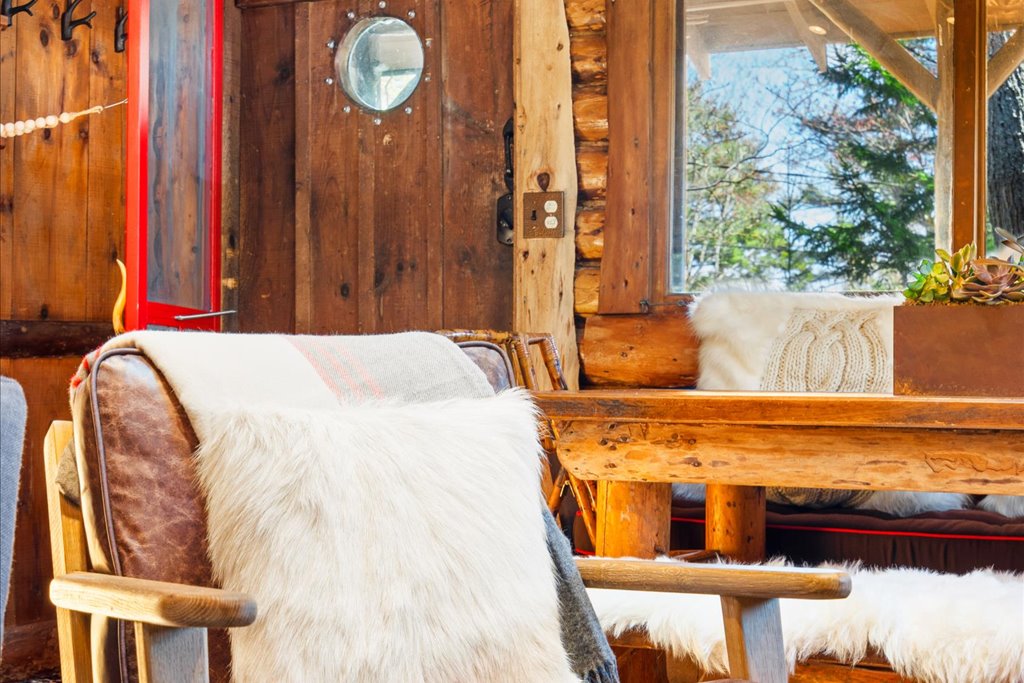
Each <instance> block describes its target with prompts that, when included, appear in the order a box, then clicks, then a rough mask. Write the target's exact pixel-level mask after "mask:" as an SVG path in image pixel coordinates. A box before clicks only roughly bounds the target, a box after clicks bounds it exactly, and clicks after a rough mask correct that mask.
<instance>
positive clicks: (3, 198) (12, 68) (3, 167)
mask: <svg viewBox="0 0 1024 683" xmlns="http://www.w3.org/2000/svg"><path fill="white" fill-rule="evenodd" d="M17 30H18V29H17V27H15V26H11V27H10V28H8V27H7V22H6V21H0V122H6V121H13V120H14V119H15V115H14V109H15V107H14V99H15V97H14V93H15V89H16V88H17V73H18V71H17V60H16V55H17V52H16V51H15V47H16V43H17ZM13 230H14V140H12V139H10V138H4V139H3V140H0V315H7V312H8V311H10V310H11V307H12V304H13V299H12V295H13V292H12V288H13V285H14V236H13V234H12V233H13Z"/></svg>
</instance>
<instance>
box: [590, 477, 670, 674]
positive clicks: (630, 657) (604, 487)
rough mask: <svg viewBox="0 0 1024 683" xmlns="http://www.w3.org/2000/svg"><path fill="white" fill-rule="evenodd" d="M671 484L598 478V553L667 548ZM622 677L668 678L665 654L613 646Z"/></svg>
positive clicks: (646, 553)
mask: <svg viewBox="0 0 1024 683" xmlns="http://www.w3.org/2000/svg"><path fill="white" fill-rule="evenodd" d="M671 515H672V485H671V484H645V483H637V482H619V481H599V482H598V484H597V554H598V555H601V556H603V557H641V558H652V557H655V556H656V555H663V554H665V553H667V552H668V550H669V527H670V525H671V519H670V518H671ZM615 653H616V656H617V658H618V664H619V678H620V679H621V680H622V682H623V683H666V681H667V680H668V679H667V678H666V671H665V654H664V653H662V652H659V651H657V650H640V649H632V648H615Z"/></svg>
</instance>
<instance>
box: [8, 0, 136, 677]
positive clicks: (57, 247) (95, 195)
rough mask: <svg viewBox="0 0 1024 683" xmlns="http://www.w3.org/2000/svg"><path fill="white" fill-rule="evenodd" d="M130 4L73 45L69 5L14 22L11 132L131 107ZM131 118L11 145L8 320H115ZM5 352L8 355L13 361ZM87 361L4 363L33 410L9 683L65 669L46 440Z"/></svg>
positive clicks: (91, 121) (109, 6)
mask: <svg viewBox="0 0 1024 683" xmlns="http://www.w3.org/2000/svg"><path fill="white" fill-rule="evenodd" d="M120 4H121V2H120V0H86V2H83V3H82V5H80V6H79V8H78V15H85V14H87V13H88V12H90V11H92V10H95V11H96V12H97V17H96V19H95V20H94V21H93V26H94V27H95V28H93V29H92V30H90V29H88V28H79V29H77V30H76V31H75V32H74V39H73V40H72V41H70V42H67V43H65V42H63V41H62V40H61V37H60V14H61V12H62V11H63V10H64V3H63V2H58V1H56V0H42V1H41V2H39V3H38V4H37V5H36V6H35V7H34V8H33V12H34V16H31V17H30V16H28V15H26V14H19V15H17V16H16V17H15V18H14V22H13V26H12V27H10V28H8V27H7V26H6V21H2V22H0V121H13V120H19V119H25V118H29V117H31V118H36V117H38V116H40V115H47V114H57V113H60V112H61V111H76V110H81V109H85V108H87V107H89V106H92V105H95V104H109V103H112V102H115V101H118V100H120V99H122V98H123V97H124V96H125V83H124V57H123V55H122V54H117V53H115V52H114V46H113V41H114V19H115V8H116V7H117V6H118V5H120ZM123 159H124V109H123V108H120V109H114V110H111V111H107V112H104V113H102V114H100V115H98V116H91V117H87V118H81V119H77V120H76V121H74V122H72V123H71V124H70V125H66V126H60V127H58V128H55V129H53V130H46V131H42V132H36V133H32V134H29V135H25V136H22V137H19V138H15V139H5V140H2V141H0V318H2V319H3V320H19V321H49V322H50V323H55V324H58V325H59V323H60V322H62V321H65V322H67V321H100V322H102V321H109V319H110V310H111V307H112V306H113V302H114V298H115V297H116V295H117V290H118V286H119V282H120V281H119V276H118V273H117V268H116V266H115V264H114V259H115V258H116V257H117V256H118V255H120V254H121V253H122V251H123V245H124V176H123V172H124V171H123ZM0 354H2V351H0ZM77 363H78V357H77V356H71V357H63V358H17V359H15V358H10V357H0V373H3V374H5V375H10V376H12V377H14V378H15V379H17V380H18V381H19V382H21V384H22V385H23V386H24V388H25V393H26V395H27V398H28V404H29V423H28V435H27V438H26V441H25V458H24V466H23V468H22V487H21V494H20V498H19V503H18V524H17V530H16V537H15V539H16V540H15V544H16V545H15V551H14V558H15V565H14V571H13V577H12V584H11V598H10V604H9V606H8V612H7V621H6V631H5V639H6V646H5V648H4V658H3V664H2V665H0V680H6V679H8V678H10V677H16V676H22V675H29V674H33V673H39V672H41V671H45V670H46V669H48V668H53V667H55V666H56V662H57V658H56V655H57V652H56V648H55V647H53V629H54V626H53V618H54V614H53V610H52V607H50V605H49V602H48V600H47V599H46V591H47V586H48V584H49V580H50V574H49V572H50V569H49V567H50V555H49V552H50V550H49V542H48V532H47V522H46V519H47V517H46V496H45V490H44V478H43V476H44V475H43V460H42V447H43V437H44V435H45V432H46V428H47V427H48V425H49V423H50V421H51V420H54V419H68V417H69V413H68V408H67V383H68V379H69V378H70V376H71V374H72V373H73V372H74V370H75V367H76V365H77Z"/></svg>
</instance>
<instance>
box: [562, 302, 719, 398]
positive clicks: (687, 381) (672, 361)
mask: <svg viewBox="0 0 1024 683" xmlns="http://www.w3.org/2000/svg"><path fill="white" fill-rule="evenodd" d="M699 345H700V341H699V340H698V338H697V334H696V332H694V330H693V325H692V324H691V323H690V318H689V316H688V315H687V311H686V308H684V307H682V306H670V307H661V308H655V309H653V310H652V312H651V313H648V314H647V315H641V314H636V315H595V316H593V317H591V318H588V319H587V325H586V327H585V328H584V330H583V343H582V345H581V346H580V357H581V359H582V362H583V375H584V376H585V377H586V378H587V381H588V382H590V383H591V384H594V385H597V386H620V387H690V386H694V385H695V384H696V383H697V371H698V369H699V368H698V354H699V351H700V348H699Z"/></svg>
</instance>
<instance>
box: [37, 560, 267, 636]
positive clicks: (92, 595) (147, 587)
mask: <svg viewBox="0 0 1024 683" xmlns="http://www.w3.org/2000/svg"><path fill="white" fill-rule="evenodd" d="M50 600H51V601H52V602H53V604H54V605H56V606H57V607H61V608H64V609H68V610H72V611H75V612H86V613H89V614H100V615H103V616H107V617H112V618H114V619H123V620H125V621H134V622H139V623H143V624H151V625H154V626H170V627H176V628H233V627H238V626H248V625H249V624H251V623H252V622H253V621H255V620H256V602H255V601H254V600H253V599H252V598H251V597H249V596H248V595H246V594H244V593H231V592H229V591H225V590H221V589H219V588H203V587H199V586H186V585H182V584H177V583H167V582H163V581H148V580H145V579H133V578H128V577H125V576H113V575H110V574H97V573H95V572H72V573H71V574H64V575H63V576H59V577H57V578H55V579H54V580H53V581H52V582H51V583H50Z"/></svg>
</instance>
